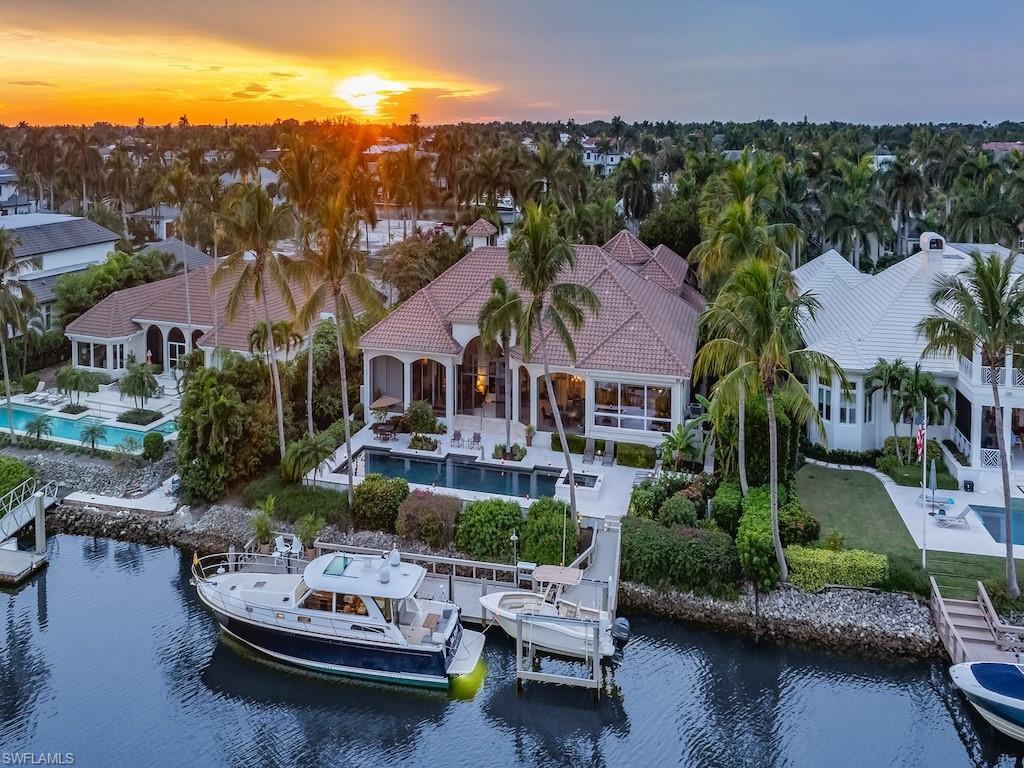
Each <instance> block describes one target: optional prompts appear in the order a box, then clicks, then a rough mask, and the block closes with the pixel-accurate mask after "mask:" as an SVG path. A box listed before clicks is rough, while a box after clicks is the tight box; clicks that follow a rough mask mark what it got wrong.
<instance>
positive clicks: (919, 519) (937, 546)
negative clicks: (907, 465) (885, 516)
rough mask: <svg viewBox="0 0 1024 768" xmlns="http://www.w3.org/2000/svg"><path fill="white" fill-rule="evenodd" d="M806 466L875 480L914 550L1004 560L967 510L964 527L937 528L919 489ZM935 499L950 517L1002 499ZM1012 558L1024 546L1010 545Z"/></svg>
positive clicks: (987, 494) (979, 494) (992, 495)
mask: <svg viewBox="0 0 1024 768" xmlns="http://www.w3.org/2000/svg"><path fill="white" fill-rule="evenodd" d="M807 463H808V464H813V465H815V466H819V467H827V468H829V469H841V470H852V471H856V472H867V473H868V474H869V475H873V476H875V477H876V478H878V480H879V482H881V483H882V487H883V488H885V490H886V492H887V493H888V494H889V498H890V499H892V503H893V506H895V507H896V511H897V512H899V513H900V517H901V518H902V519H903V524H904V525H905V526H906V528H907V531H908V532H909V533H910V536H911V538H913V539H914V543H915V544H916V545H917V547H918V548H920V547H922V545H924V544H927V546H928V549H929V550H935V551H939V552H962V553H964V554H969V555H991V556H993V557H1004V556H1005V555H1006V546H1005V545H1004V544H1003V543H1002V542H998V541H996V540H995V539H994V538H992V534H990V533H989V532H988V530H987V529H986V528H985V526H984V524H983V523H982V521H981V518H980V517H978V515H977V514H976V513H975V512H974V511H971V512H969V513H968V514H967V524H968V527H966V528H965V527H963V526H956V527H949V528H943V527H940V526H939V525H938V524H937V523H936V522H935V518H933V517H932V516H931V515H929V514H928V513H929V512H930V511H931V507H930V506H927V505H925V504H922V503H921V501H920V496H921V490H920V488H916V487H911V486H907V485H899V484H897V483H896V481H895V480H893V479H892V478H891V477H889V476H888V475H887V474H885V473H884V472H880V471H879V470H877V469H875V468H874V467H861V466H855V465H850V464H829V463H826V462H823V461H817V460H815V459H810V458H809V459H807ZM935 497H936V499H943V498H945V499H952V500H953V503H952V504H950V505H949V506H948V507H947V508H948V509H950V510H952V512H951V514H957V513H959V512H960V511H961V510H962V509H963V508H964V507H966V506H972V507H1002V506H1003V497H1002V493H1001V492H996V491H975V492H974V493H967V492H966V491H945V490H938V491H936V492H935ZM1014 555H1015V557H1020V558H1024V545H1021V544H1017V545H1015V546H1014Z"/></svg>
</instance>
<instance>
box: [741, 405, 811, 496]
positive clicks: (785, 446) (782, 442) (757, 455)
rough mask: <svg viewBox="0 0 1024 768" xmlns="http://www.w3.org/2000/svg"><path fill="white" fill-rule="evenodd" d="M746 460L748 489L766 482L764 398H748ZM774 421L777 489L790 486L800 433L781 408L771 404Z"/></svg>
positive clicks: (765, 413) (794, 469) (766, 438)
mask: <svg viewBox="0 0 1024 768" xmlns="http://www.w3.org/2000/svg"><path fill="white" fill-rule="evenodd" d="M746 414H747V419H746V427H747V428H746V460H747V480H748V481H749V483H750V486H751V487H754V486H757V485H764V484H766V483H767V482H768V409H767V407H766V405H765V401H764V398H763V397H762V398H751V399H750V400H748V401H747V408H746ZM775 421H776V426H777V427H778V440H777V443H776V444H777V447H778V464H777V466H778V472H779V485H787V486H788V485H790V484H791V482H792V479H793V475H794V474H795V473H796V462H797V454H798V453H799V448H800V435H801V432H802V430H801V429H800V428H799V426H797V427H796V428H794V427H793V423H792V421H791V420H790V418H789V416H788V415H787V414H786V411H785V409H784V408H783V407H782V404H781V403H780V402H778V401H776V403H775Z"/></svg>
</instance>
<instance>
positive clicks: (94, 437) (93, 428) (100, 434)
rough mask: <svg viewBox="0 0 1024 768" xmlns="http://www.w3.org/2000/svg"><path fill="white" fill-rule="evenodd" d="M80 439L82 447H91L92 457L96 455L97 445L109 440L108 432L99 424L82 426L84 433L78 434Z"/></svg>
mask: <svg viewBox="0 0 1024 768" xmlns="http://www.w3.org/2000/svg"><path fill="white" fill-rule="evenodd" d="M78 438H79V440H81V442H82V445H88V446H89V454H90V455H92V454H94V453H96V443H98V442H102V441H103V440H106V439H107V430H106V427H104V426H103V425H102V424H100V423H99V422H96V423H93V424H85V425H83V426H82V431H81V432H79V433H78Z"/></svg>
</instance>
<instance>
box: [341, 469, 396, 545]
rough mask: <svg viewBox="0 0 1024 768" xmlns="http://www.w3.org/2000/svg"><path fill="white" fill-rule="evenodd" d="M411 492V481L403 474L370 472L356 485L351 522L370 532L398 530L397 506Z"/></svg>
mask: <svg viewBox="0 0 1024 768" xmlns="http://www.w3.org/2000/svg"><path fill="white" fill-rule="evenodd" d="M408 495H409V483H407V482H406V480H405V478H403V477H385V476H384V475H377V474H373V475H367V476H366V478H365V479H364V480H363V482H361V483H360V484H359V485H357V486H356V487H355V491H354V496H353V506H352V522H353V523H354V524H355V527H356V528H359V529H362V530H368V531H385V532H387V533H394V532H395V521H396V520H397V519H398V508H399V507H400V506H401V504H402V502H403V501H405V497H406V496H408Z"/></svg>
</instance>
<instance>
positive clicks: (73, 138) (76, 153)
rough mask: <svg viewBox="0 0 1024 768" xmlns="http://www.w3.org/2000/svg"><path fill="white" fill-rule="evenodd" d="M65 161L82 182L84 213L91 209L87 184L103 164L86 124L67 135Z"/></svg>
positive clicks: (94, 140)
mask: <svg viewBox="0 0 1024 768" xmlns="http://www.w3.org/2000/svg"><path fill="white" fill-rule="evenodd" d="M64 161H65V165H66V167H67V168H68V170H69V171H70V172H71V173H72V174H73V175H74V176H75V178H76V179H78V180H79V181H80V182H81V184H82V214H83V215H84V214H85V213H86V211H88V210H89V198H88V195H87V194H86V184H87V182H88V181H90V180H92V179H95V178H96V177H97V176H98V175H99V172H100V168H101V167H102V164H103V161H102V160H101V158H100V152H99V148H98V143H97V141H96V139H95V137H93V136H91V135H90V134H89V129H88V128H86V127H85V126H84V125H83V126H81V127H80V128H78V129H76V130H75V131H72V132H71V133H70V134H68V136H66V137H65V155H64Z"/></svg>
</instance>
